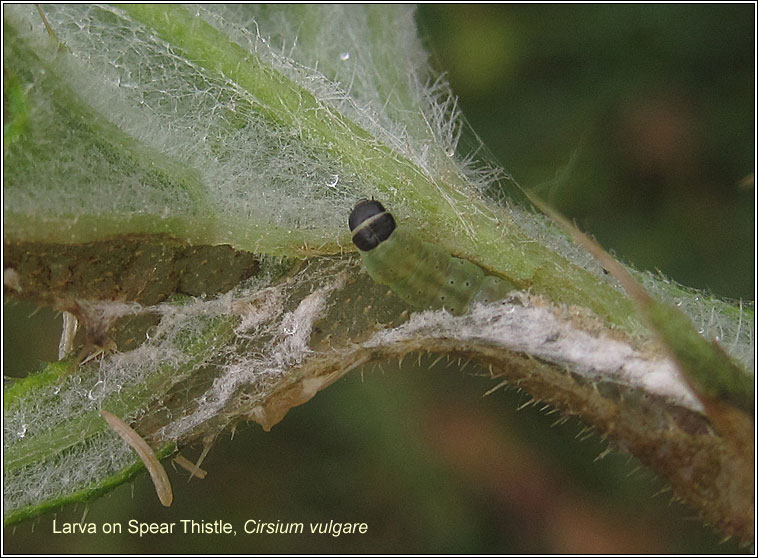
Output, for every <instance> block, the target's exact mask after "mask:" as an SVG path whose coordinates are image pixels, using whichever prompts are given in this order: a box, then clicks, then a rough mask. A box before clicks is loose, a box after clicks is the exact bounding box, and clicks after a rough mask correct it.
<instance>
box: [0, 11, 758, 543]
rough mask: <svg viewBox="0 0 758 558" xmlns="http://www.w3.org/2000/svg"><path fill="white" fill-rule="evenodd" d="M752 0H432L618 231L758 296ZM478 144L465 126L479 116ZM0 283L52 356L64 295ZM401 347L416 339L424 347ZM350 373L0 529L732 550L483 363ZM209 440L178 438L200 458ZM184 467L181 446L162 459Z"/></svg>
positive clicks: (525, 123) (458, 78)
mask: <svg viewBox="0 0 758 558" xmlns="http://www.w3.org/2000/svg"><path fill="white" fill-rule="evenodd" d="M754 9H755V8H754V6H753V5H750V4H741V5H660V4H656V5H608V6H602V5H581V6H580V5H570V6H550V5H486V6H475V5H465V6H463V5H460V6H458V5H444V6H442V5H440V6H435V5H423V6H421V7H420V8H419V12H418V18H417V19H418V22H419V25H420V28H421V33H422V36H423V37H424V38H425V40H426V43H427V45H428V46H429V49H430V51H431V52H432V53H433V59H434V64H435V66H436V67H437V68H438V69H440V70H443V71H446V72H447V75H448V78H449V80H450V82H451V84H452V87H453V90H454V91H455V92H456V93H457V94H458V95H459V96H460V106H461V107H462V109H463V111H464V113H465V115H466V117H467V119H468V122H469V123H470V125H471V127H472V128H473V130H475V131H476V133H477V134H478V135H479V136H480V137H481V138H482V140H483V142H484V144H485V145H486V146H487V147H488V148H489V150H490V151H491V156H492V157H493V159H494V160H495V161H496V162H499V164H501V165H502V166H503V167H504V168H505V169H506V170H507V171H508V172H510V173H511V174H512V175H513V176H514V177H515V178H516V179H517V180H518V181H519V182H520V183H521V184H522V185H524V186H525V187H529V188H536V189H537V190H538V191H539V192H540V193H541V194H542V195H543V197H545V198H546V199H548V200H549V201H550V202H551V203H552V204H554V205H555V206H556V207H557V208H559V209H560V210H561V211H563V212H564V213H566V214H567V215H569V216H571V217H572V218H574V219H575V220H576V222H577V224H578V225H579V226H580V227H581V228H583V229H584V230H585V231H587V232H590V233H592V234H593V235H594V236H595V237H596V238H597V239H598V240H599V241H600V242H601V243H602V244H603V245H604V246H605V247H606V248H607V249H610V250H612V251H613V252H614V253H615V254H616V255H617V256H618V257H620V258H621V259H622V260H624V261H626V262H628V263H631V264H633V265H635V266H636V267H637V268H639V269H651V270H654V269H659V270H661V271H662V272H664V273H665V274H666V275H668V276H670V277H672V278H674V279H675V280H677V281H679V282H680V283H683V284H686V285H688V286H693V287H697V288H700V289H707V290H709V291H711V292H712V293H714V294H717V295H719V296H723V297H730V298H743V299H746V300H754V284H755V276H754V255H755V233H754V219H755V209H754V208H755V194H754V186H753V183H752V182H750V180H749V179H748V178H747V177H748V176H749V175H751V173H752V172H753V168H754V149H755V145H754V137H755V136H754V134H755V131H754V123H755V114H754V100H755V98H754V85H755V79H754V78H755V76H754V46H755V35H754ZM463 143H464V145H473V144H474V143H475V139H474V138H473V135H471V134H469V135H467V136H466V137H464V142H463ZM33 312H35V308H34V307H30V306H27V305H21V304H16V303H13V304H6V306H5V317H4V343H5V351H4V356H3V359H4V360H3V363H4V368H5V374H7V375H12V376H13V375H21V374H23V373H24V372H26V371H28V370H33V369H36V368H37V367H39V365H40V363H41V362H44V361H46V360H54V359H55V358H56V353H57V342H58V336H59V334H60V317H59V316H55V315H54V314H52V313H51V312H48V311H46V310H41V311H39V312H37V313H36V314H34V315H33V316H30V314H31V313H33ZM409 360H410V359H409ZM431 360H432V359H425V360H424V361H423V362H422V364H421V366H415V365H414V364H410V365H409V364H408V361H406V364H405V365H404V367H403V369H402V370H399V369H398V367H397V366H396V364H395V363H389V364H385V365H384V367H383V368H384V370H380V369H377V370H371V369H369V370H365V371H363V372H361V371H355V372H352V373H351V374H349V375H348V376H347V377H346V378H345V379H343V380H341V381H340V382H338V383H337V384H336V385H334V386H332V387H331V388H329V389H328V390H326V391H325V392H323V393H320V394H319V395H318V396H317V397H316V398H315V399H314V400H312V401H311V402H309V403H308V404H307V405H304V406H302V407H298V408H295V409H293V410H292V411H291V412H290V414H289V415H288V416H287V417H286V419H285V420H284V421H283V422H282V423H280V424H279V425H277V426H276V427H275V428H274V429H273V430H272V432H270V433H264V432H262V431H261V429H260V428H259V427H258V426H257V425H254V424H250V425H242V426H241V427H240V428H238V430H237V432H236V434H235V436H234V439H233V440H230V439H229V438H225V439H223V440H219V441H218V442H217V443H216V445H215V446H214V448H213V450H212V452H211V453H210V455H209V456H208V458H207V460H206V462H205V464H204V468H205V469H207V470H208V471H209V475H208V477H207V478H206V479H205V480H203V481H198V480H197V479H193V480H192V482H191V483H190V484H187V483H186V478H187V475H186V474H185V473H184V472H173V471H172V470H171V469H169V474H170V477H171V479H172V482H173V485H174V493H175V501H174V504H173V506H172V507H171V508H168V509H166V508H163V507H162V506H161V505H160V504H159V502H158V501H157V498H156V496H155V492H154V489H153V487H152V484H151V482H150V480H149V478H148V477H147V475H141V476H140V477H139V478H138V479H137V480H136V481H135V482H134V483H132V484H129V485H127V486H122V487H120V488H118V489H117V490H115V491H114V492H113V493H111V494H110V495H108V496H106V497H104V498H101V499H100V500H98V501H96V502H94V503H91V504H90V505H89V506H84V505H79V506H67V507H65V508H63V509H62V510H61V511H60V512H59V513H58V514H57V516H54V515H53V514H48V515H45V516H43V517H41V518H39V519H38V520H36V521H31V522H25V523H22V524H19V525H17V526H15V527H13V528H11V529H6V530H5V548H4V550H5V552H23V553H45V554H51V553H69V552H77V553H88V552H92V553H109V552H113V553H116V552H117V553H139V552H154V553H180V554H181V553H279V552H294V553H310V552H326V553H361V552H378V553H403V552H420V553H437V552H439V553H450V552H457V553H593V552H599V553H731V552H737V551H739V547H738V546H737V545H736V543H735V542H734V541H728V542H726V543H720V540H721V537H720V536H719V535H718V534H716V533H714V532H713V531H711V530H710V529H709V528H707V527H703V526H701V524H700V522H699V521H698V520H697V519H696V516H695V513H694V512H693V511H692V510H690V509H688V508H687V507H685V506H683V505H681V504H677V503H672V501H671V499H672V497H671V493H670V491H668V490H667V489H666V487H665V484H664V483H662V482H661V481H660V480H658V479H656V478H655V477H654V476H653V475H652V474H651V473H650V472H649V471H647V470H646V469H645V468H644V467H641V466H639V464H638V463H637V462H636V461H635V460H634V459H632V458H631V457H628V456H626V455H623V454H620V453H612V454H610V455H607V456H605V457H604V458H602V459H599V460H595V458H596V457H597V456H598V455H600V454H601V453H602V452H603V451H604V450H605V449H606V448H607V447H608V446H607V444H606V443H603V442H601V441H600V440H599V439H598V437H597V436H592V437H590V438H585V437H584V435H583V433H582V425H581V424H580V423H579V422H578V421H575V420H570V421H569V422H568V423H566V424H562V425H559V426H555V427H551V425H552V424H553V422H554V421H555V419H556V417H557V415H551V416H546V414H545V411H540V409H539V408H535V407H526V408H524V409H522V410H520V411H518V412H516V409H517V407H519V406H520V405H521V404H523V403H525V402H527V401H528V399H529V398H528V396H527V395H526V394H519V393H516V392H515V391H507V392H506V391H503V390H500V391H498V392H496V393H494V394H492V395H490V396H488V397H484V398H483V397H482V394H483V393H484V392H485V391H487V390H488V389H489V388H490V387H492V385H493V384H492V382H491V381H489V380H486V379H485V378H479V377H475V376H472V374H473V373H476V370H474V369H472V368H471V367H469V368H467V369H466V371H465V372H461V371H460V367H459V366H458V365H457V363H452V364H451V365H446V363H444V362H442V363H440V364H438V365H436V366H435V367H433V368H431V369H430V368H429V364H430V362H431ZM199 451H200V448H187V449H185V450H184V451H183V453H184V454H185V455H187V456H188V457H189V458H190V459H194V458H195V457H196V456H197V454H198V453H199ZM169 467H170V466H169ZM85 514H86V519H87V520H88V521H94V522H96V523H98V524H102V523H103V522H106V521H120V522H122V523H123V524H124V525H126V522H127V521H128V520H129V519H138V520H141V521H178V520H180V519H195V520H205V521H213V520H216V519H222V520H225V521H229V522H232V523H233V524H234V525H235V527H236V528H237V529H238V532H239V531H240V530H241V526H242V523H244V521H245V520H246V519H257V520H261V521H276V520H280V521H283V522H286V521H302V522H304V523H306V524H307V523H308V522H310V521H314V522H315V521H323V520H326V521H329V520H332V519H333V520H335V521H351V522H352V521H363V522H366V523H368V525H369V532H368V534H366V535H343V536H341V537H339V538H333V537H330V536H328V535H327V536H319V537H310V536H306V535H301V536H293V535H249V536H247V535H242V534H238V536H237V537H228V536H213V535H206V536H184V535H181V536H168V535H164V536H161V535H153V536H147V537H144V538H142V539H139V538H138V537H136V536H132V535H122V536H121V537H118V536H103V537H95V536H89V535H78V536H73V535H53V534H52V519H53V517H57V520H58V522H61V521H78V520H80V519H82V517H83V516H84V515H85Z"/></svg>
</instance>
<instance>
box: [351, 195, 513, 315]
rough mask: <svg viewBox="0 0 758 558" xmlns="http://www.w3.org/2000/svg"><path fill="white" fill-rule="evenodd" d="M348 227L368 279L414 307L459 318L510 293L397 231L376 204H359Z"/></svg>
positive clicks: (505, 285)
mask: <svg viewBox="0 0 758 558" xmlns="http://www.w3.org/2000/svg"><path fill="white" fill-rule="evenodd" d="M348 224H349V225H350V232H351V233H352V237H353V243H354V244H355V245H356V246H357V247H358V251H359V252H360V254H361V258H362V259H363V264H364V265H365V266H366V270H367V271H368V273H369V275H370V276H371V277H372V278H373V279H374V281H376V282H377V283H381V284H382V285H387V286H388V287H389V288H390V289H392V291H393V292H394V293H395V294H396V295H398V296H399V297H400V298H402V299H403V300H405V301H406V302H409V303H410V304H412V305H414V306H418V307H422V308H445V309H446V310H448V311H450V312H451V313H453V314H464V313H466V312H467V311H468V309H469V307H470V306H471V304H473V303H474V302H483V303H487V302H492V301H494V300H500V299H501V298H504V297H505V296H506V295H507V294H508V292H510V291H512V290H514V289H515V286H514V285H513V284H512V283H510V282H509V281H507V280H505V279H502V278H501V277H497V276H496V275H492V274H489V273H487V271H486V270H485V269H484V268H482V267H481V266H479V265H477V264H475V263H473V262H470V261H469V260H466V259H463V258H458V257H456V256H453V255H452V254H451V253H450V252H448V251H447V250H445V249H444V248H442V247H441V246H438V245H436V244H432V243H431V242H426V241H424V240H421V239H420V238H418V236H416V235H415V234H414V233H413V232H412V231H407V230H404V229H403V228H402V227H398V226H397V223H396V222H395V218H394V217H393V216H392V214H391V213H390V212H389V211H387V210H386V209H385V208H384V206H383V205H382V204H381V203H379V202H378V201H376V200H361V201H359V202H358V203H357V204H356V206H355V207H354V208H353V211H352V212H351V213H350V218H349V220H348Z"/></svg>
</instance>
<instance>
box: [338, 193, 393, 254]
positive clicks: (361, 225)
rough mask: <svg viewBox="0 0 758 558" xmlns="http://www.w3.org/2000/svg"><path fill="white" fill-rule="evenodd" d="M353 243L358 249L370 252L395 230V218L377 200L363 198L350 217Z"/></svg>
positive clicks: (349, 223)
mask: <svg viewBox="0 0 758 558" xmlns="http://www.w3.org/2000/svg"><path fill="white" fill-rule="evenodd" d="M348 225H350V232H351V233H353V244H355V245H356V246H357V247H358V250H361V251H363V252H368V251H369V250H373V249H374V248H376V247H377V246H379V244H380V243H382V242H384V241H385V240H387V239H388V238H389V237H390V235H391V234H392V231H394V230H395V219H394V218H393V217H392V215H391V214H390V213H389V212H388V211H387V210H386V209H384V206H383V205H382V204H381V203H379V202H378V201H376V200H361V201H359V202H358V203H357V204H356V205H355V207H354V208H353V211H352V212H351V213H350V218H349V219H348Z"/></svg>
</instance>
